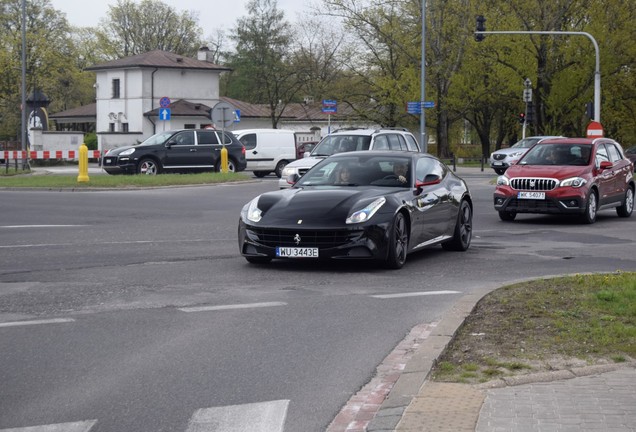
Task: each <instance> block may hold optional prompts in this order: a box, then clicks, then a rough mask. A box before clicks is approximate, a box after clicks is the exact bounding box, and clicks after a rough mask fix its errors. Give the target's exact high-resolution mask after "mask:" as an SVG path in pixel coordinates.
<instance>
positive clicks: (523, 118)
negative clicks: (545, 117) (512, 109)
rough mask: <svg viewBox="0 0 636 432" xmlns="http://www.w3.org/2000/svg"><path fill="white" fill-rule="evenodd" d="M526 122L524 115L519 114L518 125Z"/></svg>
mask: <svg viewBox="0 0 636 432" xmlns="http://www.w3.org/2000/svg"><path fill="white" fill-rule="evenodd" d="M525 122H526V114H525V113H519V123H521V124H524V123H525Z"/></svg>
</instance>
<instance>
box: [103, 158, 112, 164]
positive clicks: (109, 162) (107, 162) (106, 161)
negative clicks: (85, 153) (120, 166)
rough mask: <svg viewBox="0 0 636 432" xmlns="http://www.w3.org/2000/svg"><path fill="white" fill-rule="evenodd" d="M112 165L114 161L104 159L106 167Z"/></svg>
mask: <svg viewBox="0 0 636 432" xmlns="http://www.w3.org/2000/svg"><path fill="white" fill-rule="evenodd" d="M111 163H112V161H111V160H110V159H104V164H105V165H110V164H111Z"/></svg>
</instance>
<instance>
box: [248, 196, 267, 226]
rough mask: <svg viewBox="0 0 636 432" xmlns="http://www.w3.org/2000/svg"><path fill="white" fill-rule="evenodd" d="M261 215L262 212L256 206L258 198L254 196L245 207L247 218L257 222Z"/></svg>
mask: <svg viewBox="0 0 636 432" xmlns="http://www.w3.org/2000/svg"><path fill="white" fill-rule="evenodd" d="M261 217H263V212H262V211H261V209H259V208H258V198H254V199H253V200H252V201H251V202H250V205H249V206H248V207H247V219H248V220H250V221H252V222H258V221H260V220H261Z"/></svg>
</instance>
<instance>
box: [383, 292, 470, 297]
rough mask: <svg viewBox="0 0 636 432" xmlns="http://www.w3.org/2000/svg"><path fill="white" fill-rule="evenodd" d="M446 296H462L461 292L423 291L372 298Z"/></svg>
mask: <svg viewBox="0 0 636 432" xmlns="http://www.w3.org/2000/svg"><path fill="white" fill-rule="evenodd" d="M444 294H461V291H421V292H412V293H400V294H378V295H372V296H371V297H373V298H377V299H393V298H402V297H420V296H430V295H444Z"/></svg>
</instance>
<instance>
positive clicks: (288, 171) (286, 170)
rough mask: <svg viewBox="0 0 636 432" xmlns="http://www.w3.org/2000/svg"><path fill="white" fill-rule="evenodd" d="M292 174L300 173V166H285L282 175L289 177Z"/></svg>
mask: <svg viewBox="0 0 636 432" xmlns="http://www.w3.org/2000/svg"><path fill="white" fill-rule="evenodd" d="M292 174H298V168H290V167H285V168H283V173H282V177H287V176H290V175H292Z"/></svg>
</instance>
